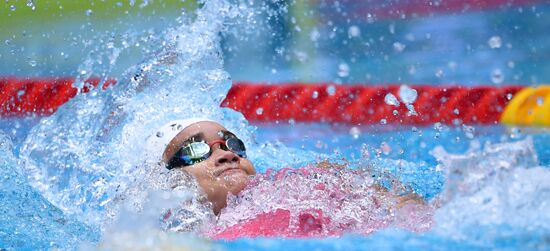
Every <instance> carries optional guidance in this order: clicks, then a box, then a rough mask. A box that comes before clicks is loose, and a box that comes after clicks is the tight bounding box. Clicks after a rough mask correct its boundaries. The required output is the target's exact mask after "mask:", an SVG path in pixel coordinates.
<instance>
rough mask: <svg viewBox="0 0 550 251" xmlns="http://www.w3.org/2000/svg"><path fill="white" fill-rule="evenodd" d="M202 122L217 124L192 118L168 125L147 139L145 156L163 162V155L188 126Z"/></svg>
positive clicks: (174, 121) (204, 119) (171, 122)
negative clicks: (173, 140)
mask: <svg viewBox="0 0 550 251" xmlns="http://www.w3.org/2000/svg"><path fill="white" fill-rule="evenodd" d="M202 121H210V122H216V121H213V120H210V119H206V118H190V119H181V120H173V121H170V122H168V123H166V124H165V125H163V126H161V127H160V128H159V129H158V130H156V131H155V132H154V133H153V135H150V136H149V137H148V138H147V141H146V142H145V143H146V144H147V145H146V146H145V151H146V153H145V154H146V155H148V157H149V158H151V159H152V160H154V161H155V162H162V161H163V159H162V155H163V154H164V150H166V147H167V146H168V144H169V143H170V141H172V139H173V138H174V137H176V135H178V133H180V132H181V131H183V130H184V129H185V128H187V127H188V126H190V125H192V124H195V123H198V122H202Z"/></svg>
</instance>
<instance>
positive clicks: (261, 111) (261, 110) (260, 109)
mask: <svg viewBox="0 0 550 251" xmlns="http://www.w3.org/2000/svg"><path fill="white" fill-rule="evenodd" d="M263 113H264V108H262V107H260V108H258V109H256V114H258V115H262V114H263Z"/></svg>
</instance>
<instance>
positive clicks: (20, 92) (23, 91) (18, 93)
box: [17, 90, 25, 98]
mask: <svg viewBox="0 0 550 251" xmlns="http://www.w3.org/2000/svg"><path fill="white" fill-rule="evenodd" d="M23 95H25V90H19V91H18V92H17V97H18V98H20V97H21V96H23Z"/></svg>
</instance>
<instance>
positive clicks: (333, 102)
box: [222, 83, 523, 125]
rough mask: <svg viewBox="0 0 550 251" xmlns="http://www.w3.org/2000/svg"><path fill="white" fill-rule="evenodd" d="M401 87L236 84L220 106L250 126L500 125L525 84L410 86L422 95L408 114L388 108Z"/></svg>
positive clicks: (397, 108)
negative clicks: (238, 114)
mask: <svg viewBox="0 0 550 251" xmlns="http://www.w3.org/2000/svg"><path fill="white" fill-rule="evenodd" d="M399 87H400V86H399V85H388V86H365V85H331V84H300V83H292V84H283V85H257V84H250V83H240V84H235V85H234V86H233V87H232V88H231V89H230V90H229V92H228V94H227V97H226V99H225V100H224V101H223V102H222V106H224V107H229V108H232V109H234V110H237V111H240V112H241V113H243V114H244V116H245V117H246V118H247V119H248V120H249V121H251V122H274V121H279V122H288V121H295V122H330V123H346V124H363V125H365V124H376V123H394V124H396V123H397V124H420V125H425V124H431V123H435V122H441V123H446V124H455V125H458V124H462V123H467V124H496V123H499V121H500V115H501V113H502V112H503V110H504V109H505V107H506V105H507V104H508V102H509V101H510V98H509V97H512V96H513V95H514V94H515V93H516V92H518V91H519V90H521V89H522V88H523V87H521V86H506V87H494V86H477V87H459V86H449V87H433V86H412V88H413V89H415V90H416V91H417V93H418V98H417V100H416V101H415V102H414V103H413V104H412V105H413V107H414V108H415V111H416V113H417V115H408V109H407V107H406V106H405V104H400V105H399V106H398V107H396V106H393V105H388V104H386V103H385V101H384V98H385V96H386V95H387V94H388V93H391V94H393V95H394V96H396V97H398V90H399Z"/></svg>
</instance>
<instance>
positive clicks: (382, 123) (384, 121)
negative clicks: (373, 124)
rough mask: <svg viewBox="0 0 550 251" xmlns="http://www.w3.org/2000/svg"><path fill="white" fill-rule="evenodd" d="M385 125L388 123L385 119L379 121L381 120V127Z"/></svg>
mask: <svg viewBox="0 0 550 251" xmlns="http://www.w3.org/2000/svg"><path fill="white" fill-rule="evenodd" d="M387 123H388V121H387V120H386V119H381V120H380V124H381V125H385V124H387Z"/></svg>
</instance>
